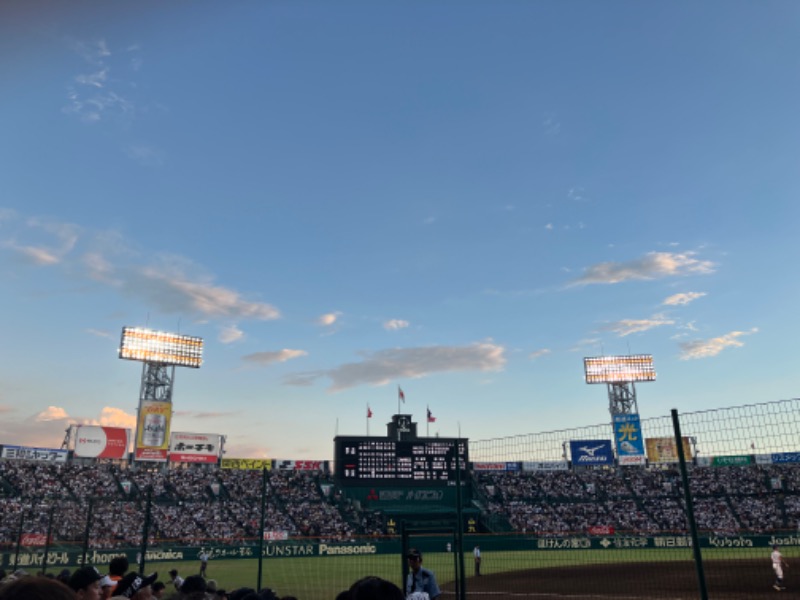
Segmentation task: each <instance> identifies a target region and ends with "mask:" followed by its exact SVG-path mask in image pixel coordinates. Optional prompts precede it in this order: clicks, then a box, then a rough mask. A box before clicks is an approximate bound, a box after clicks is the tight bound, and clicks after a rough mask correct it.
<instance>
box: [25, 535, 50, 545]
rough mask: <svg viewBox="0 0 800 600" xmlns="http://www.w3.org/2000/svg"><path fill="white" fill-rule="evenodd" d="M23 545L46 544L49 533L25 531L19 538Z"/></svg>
mask: <svg viewBox="0 0 800 600" xmlns="http://www.w3.org/2000/svg"><path fill="white" fill-rule="evenodd" d="M19 543H20V545H22V546H46V545H47V534H45V533H23V534H22V535H21V536H20V538H19Z"/></svg>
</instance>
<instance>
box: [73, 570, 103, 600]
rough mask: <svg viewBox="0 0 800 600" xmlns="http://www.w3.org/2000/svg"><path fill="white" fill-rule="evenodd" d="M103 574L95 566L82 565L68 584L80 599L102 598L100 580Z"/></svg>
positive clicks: (98, 599)
mask: <svg viewBox="0 0 800 600" xmlns="http://www.w3.org/2000/svg"><path fill="white" fill-rule="evenodd" d="M102 578H103V576H102V575H101V574H100V571H98V570H97V569H95V568H94V567H81V568H80V569H78V570H77V571H75V572H74V573H73V574H72V576H71V577H70V578H69V582H68V585H69V587H71V588H72V589H73V591H74V592H75V597H76V598H77V599H78V600H102V598H103V596H102V591H101V589H100V580H101V579H102Z"/></svg>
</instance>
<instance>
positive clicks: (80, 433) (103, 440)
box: [75, 425, 131, 458]
mask: <svg viewBox="0 0 800 600" xmlns="http://www.w3.org/2000/svg"><path fill="white" fill-rule="evenodd" d="M130 439H131V430H130V429H122V428H120V427H95V426H94V425H78V428H77V429H76V432H75V456H77V457H80V458H128V446H129V444H130Z"/></svg>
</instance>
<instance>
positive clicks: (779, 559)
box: [770, 544, 789, 592]
mask: <svg viewBox="0 0 800 600" xmlns="http://www.w3.org/2000/svg"><path fill="white" fill-rule="evenodd" d="M770 556H771V558H772V570H773V571H775V584H774V585H773V586H772V587H773V588H775V589H776V590H777V591H779V592H782V591H783V590H785V589H786V588H785V587H784V585H783V570H784V569H785V568H787V567H788V566H789V565H787V564H786V561H785V560H783V555H782V554H781V551H780V550H779V549H778V544H775V545H774V546H773V547H772V554H771V555H770Z"/></svg>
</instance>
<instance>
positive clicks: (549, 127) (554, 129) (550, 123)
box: [542, 114, 561, 136]
mask: <svg viewBox="0 0 800 600" xmlns="http://www.w3.org/2000/svg"><path fill="white" fill-rule="evenodd" d="M542 129H543V130H544V134H545V135H547V136H557V135H558V134H559V133H561V123H560V122H559V120H558V119H557V118H556V115H555V114H547V115H545V116H544V119H543V120H542Z"/></svg>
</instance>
